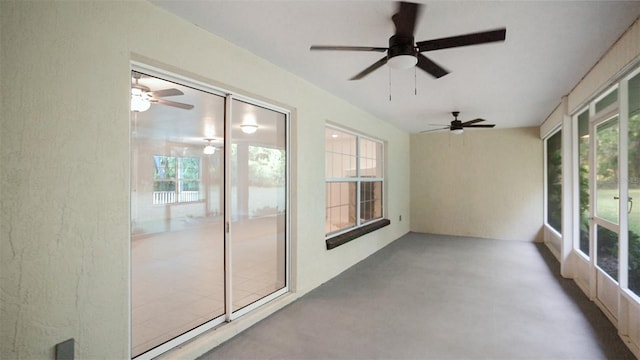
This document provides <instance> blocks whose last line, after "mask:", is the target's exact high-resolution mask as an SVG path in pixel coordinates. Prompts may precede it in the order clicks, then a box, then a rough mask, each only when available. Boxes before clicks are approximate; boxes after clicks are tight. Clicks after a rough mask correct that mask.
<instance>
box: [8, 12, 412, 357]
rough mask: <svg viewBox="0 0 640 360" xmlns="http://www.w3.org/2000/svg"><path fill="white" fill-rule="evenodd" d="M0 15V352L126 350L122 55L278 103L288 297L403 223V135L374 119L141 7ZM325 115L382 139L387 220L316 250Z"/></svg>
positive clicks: (395, 233)
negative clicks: (288, 160)
mask: <svg viewBox="0 0 640 360" xmlns="http://www.w3.org/2000/svg"><path fill="white" fill-rule="evenodd" d="M0 17H1V18H0V20H1V21H0V24H1V25H0V26H1V28H0V29H1V30H0V33H1V34H2V38H1V46H2V51H1V55H0V56H1V63H2V82H1V89H2V134H1V136H2V144H1V146H2V154H3V161H2V165H1V166H2V167H1V169H2V177H1V181H2V182H1V185H2V189H1V194H2V205H1V206H2V232H1V234H2V239H3V241H2V243H1V246H2V253H1V257H2V265H1V266H2V272H1V276H2V278H1V279H2V280H1V283H0V286H1V290H2V291H1V292H0V294H1V295H0V296H2V309H1V310H2V314H1V315H2V316H1V317H2V323H1V325H0V326H1V336H0V341H1V342H0V347H1V352H2V354H3V356H6V357H9V358H51V357H52V354H53V346H54V345H55V344H56V343H58V342H60V341H63V340H66V339H68V338H72V337H73V338H75V340H76V357H77V358H112V359H116V358H117V359H124V358H127V357H128V356H129V335H130V334H129V331H130V330H129V237H130V228H129V227H130V218H129V215H130V209H129V207H130V205H129V201H130V195H129V194H130V192H129V191H130V188H129V177H130V166H129V159H130V142H129V132H130V128H129V109H128V108H129V87H130V73H129V70H130V64H131V61H132V60H135V61H139V62H142V63H147V64H149V65H151V66H155V67H158V68H161V69H165V70H168V71H171V72H174V73H177V74H178V75H182V76H186V77H189V78H192V79H195V80H198V81H203V82H205V83H208V84H211V85H214V86H216V85H218V86H222V87H224V88H227V89H231V90H235V91H239V92H240V93H242V94H246V95H250V96H255V97H257V98H259V99H264V100H266V101H268V102H271V103H275V104H276V105H279V106H283V107H286V108H289V109H291V111H292V114H293V116H292V126H291V135H292V137H291V140H292V147H293V149H292V153H291V156H292V160H293V163H292V165H293V166H292V168H293V169H292V171H293V172H292V174H291V175H292V180H293V187H292V189H291V193H292V212H291V216H292V218H291V220H292V233H291V239H292V251H293V258H292V272H293V275H294V283H293V287H294V289H297V293H296V294H294V296H298V295H301V294H304V293H305V292H307V291H309V290H310V289H313V288H314V287H316V286H318V285H319V284H321V283H323V282H324V281H326V280H328V279H330V278H331V277H333V276H335V275H336V274H339V273H340V272H342V271H343V270H345V269H346V268H348V267H349V266H351V265H353V264H355V263H356V262H358V261H359V260H361V259H363V258H365V257H367V256H368V255H370V254H372V253H374V252H375V251H377V250H378V249H380V248H382V247H383V246H385V245H387V244H388V243H389V242H391V241H393V239H396V238H398V237H399V236H401V235H403V234H404V233H406V232H407V231H408V230H409V222H408V221H406V219H408V217H409V192H408V191H407V189H408V188H409V135H408V134H407V133H405V132H403V131H400V130H398V129H397V128H395V127H393V126H391V125H389V124H388V123H386V122H384V121H382V120H380V119H378V118H374V117H373V116H371V115H370V114H368V113H366V112H364V111H362V110H360V109H357V108H355V107H353V106H352V105H350V104H348V103H346V102H344V101H343V100H340V99H338V98H336V97H335V96H333V95H331V94H329V93H327V92H325V91H323V90H320V89H318V88H316V87H314V86H312V85H311V84H309V83H307V82H306V81H304V80H302V79H300V78H298V77H296V76H294V75H292V74H290V73H288V72H286V71H284V70H282V69H280V68H277V67H275V66H274V65H272V64H270V63H268V62H267V61H264V60H262V59H260V58H258V57H256V56H255V55H253V54H251V53H249V52H248V51H246V50H243V49H240V48H238V47H236V46H234V45H232V44H230V43H228V42H227V41H225V40H223V39H221V38H218V37H216V36H213V35H211V34H209V33H207V32H205V31H204V30H202V29H200V28H198V27H197V26H194V25H192V24H189V23H187V22H185V21H183V20H181V19H179V18H177V17H175V16H173V15H170V14H168V13H166V12H165V11H163V10H160V9H158V8H156V7H155V6H153V5H151V4H149V3H147V2H142V1H136V2H22V1H18V2H8V1H3V2H0ZM327 121H330V122H332V123H335V124H338V125H342V126H345V127H348V128H351V129H354V130H357V131H359V132H361V133H364V134H367V135H370V136H372V137H375V138H379V139H381V140H383V141H385V144H386V147H385V149H386V150H385V151H386V156H387V162H386V174H387V178H386V191H387V196H386V197H385V198H386V206H387V214H388V217H389V218H390V219H392V223H391V225H390V226H387V227H385V228H383V229H380V230H378V231H376V232H373V233H371V234H368V235H366V236H364V237H362V238H359V239H357V240H354V241H352V242H350V243H348V244H345V245H343V246H340V247H338V248H336V249H334V250H331V251H327V250H326V249H325V242H324V204H325V197H324V196H325V195H324V175H325V173H324V166H323V164H324V127H325V123H326V122H327ZM400 215H404V218H405V221H402V222H398V221H395V220H396V219H398V217H399V216H400ZM234 323H241V320H238V321H235V322H234ZM209 345H210V344H209ZM206 346H208V345H207V344H205V345H204V347H206Z"/></svg>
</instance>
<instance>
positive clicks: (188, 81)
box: [128, 61, 291, 360]
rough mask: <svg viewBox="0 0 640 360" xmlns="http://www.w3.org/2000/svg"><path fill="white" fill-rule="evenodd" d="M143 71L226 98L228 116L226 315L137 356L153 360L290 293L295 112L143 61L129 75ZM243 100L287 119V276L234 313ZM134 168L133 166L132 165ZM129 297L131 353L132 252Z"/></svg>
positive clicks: (226, 114)
mask: <svg viewBox="0 0 640 360" xmlns="http://www.w3.org/2000/svg"><path fill="white" fill-rule="evenodd" d="M132 70H133V71H140V72H143V73H145V74H149V75H152V76H156V77H158V78H161V79H167V80H170V81H175V82H177V83H179V84H181V85H185V86H189V87H192V88H194V89H197V90H201V91H205V92H208V93H212V94H214V95H218V96H222V97H223V98H224V99H225V114H224V139H223V143H224V204H223V208H224V231H223V233H224V271H225V274H224V278H225V286H224V291H225V294H224V298H225V305H224V314H222V315H221V316H218V317H216V318H214V319H212V320H210V321H208V322H207V323H205V324H203V325H201V326H199V327H197V328H195V329H193V330H190V331H188V332H186V333H184V334H181V335H179V336H177V337H175V338H173V339H171V340H169V341H167V342H165V343H163V344H161V345H158V346H157V347H154V348H152V349H150V350H149V351H147V352H144V353H142V354H140V355H138V356H137V357H135V359H136V360H147V359H153V358H155V357H158V356H159V355H161V354H163V353H165V352H167V351H170V350H172V349H174V348H176V347H177V346H179V345H181V344H184V343H185V342H187V341H188V340H190V339H193V338H195V337H196V336H198V335H201V334H202V333H204V332H206V331H209V330H211V329H213V328H215V327H218V326H221V325H222V324H224V323H225V322H230V321H232V320H235V319H237V318H239V317H240V316H242V315H245V314H247V313H249V312H251V311H253V310H255V309H257V308H259V307H261V306H263V305H265V304H266V303H268V302H270V301H272V300H274V299H276V298H278V297H280V296H282V295H284V294H286V293H288V292H289V291H290V284H291V275H290V274H291V240H290V234H291V226H290V221H291V176H290V174H291V142H290V138H291V136H290V123H291V110H290V109H287V108H284V107H279V106H275V105H273V104H270V103H268V102H265V101H261V100H257V99H255V98H251V97H249V96H244V95H242V94H239V93H236V92H234V91H231V90H227V89H224V88H221V87H217V86H213V85H210V84H208V83H207V82H206V80H205V81H200V80H195V79H193V78H190V77H187V76H183V75H179V74H176V73H175V72H172V71H166V70H164V69H161V68H157V67H154V66H151V65H148V64H145V63H142V62H138V61H131V63H130V69H129V73H130V72H131V71H132ZM234 99H235V100H241V101H243V102H246V103H249V104H251V105H256V106H260V107H263V108H265V109H268V110H272V111H275V112H278V113H281V114H283V115H284V116H285V127H284V131H285V154H286V156H285V159H286V162H285V230H284V231H285V235H284V242H285V246H284V250H285V258H284V261H285V274H284V287H283V288H281V289H279V290H277V291H275V292H273V293H271V294H269V295H267V296H265V297H263V298H261V299H259V300H256V301H255V302H253V303H251V304H249V305H247V306H245V307H243V308H241V309H239V310H236V311H234V310H233V308H232V304H233V302H232V300H233V299H232V286H233V282H232V280H231V279H232V263H231V261H232V259H231V258H232V257H231V254H232V251H233V249H232V245H231V244H232V241H231V236H232V233H231V229H230V227H231V226H230V224H231V219H230V216H231V201H230V199H231V183H230V171H229V169H230V161H231V155H230V154H231V142H230V141H229V140H230V139H231V126H230V124H231V119H232V113H233V108H232V106H231V104H232V100H234ZM130 166H131V164H130ZM129 226H130V227H131V224H129ZM129 251H130V252H129V298H128V302H129V310H130V312H129V329H130V333H129V351H131V346H132V342H133V341H132V334H133V331H132V329H133V327H132V326H133V324H132V319H131V306H132V303H131V293H132V286H133V284H132V281H131V279H132V277H131V275H132V273H131V272H132V268H133V264H132V256H131V250H129Z"/></svg>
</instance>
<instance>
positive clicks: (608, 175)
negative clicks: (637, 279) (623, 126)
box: [594, 115, 619, 281]
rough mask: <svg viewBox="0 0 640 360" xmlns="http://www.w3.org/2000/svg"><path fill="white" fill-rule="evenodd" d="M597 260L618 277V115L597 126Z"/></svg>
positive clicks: (614, 277)
mask: <svg viewBox="0 0 640 360" xmlns="http://www.w3.org/2000/svg"><path fill="white" fill-rule="evenodd" d="M595 131H596V139H595V140H596V146H595V171H596V173H595V181H596V186H595V191H596V194H595V200H596V207H595V210H596V211H595V219H594V221H595V222H596V225H595V231H596V256H597V257H596V259H597V262H596V264H597V265H598V267H599V268H600V269H601V270H603V271H604V272H605V273H607V274H608V275H609V276H611V277H612V278H613V279H614V280H616V281H617V280H618V256H619V254H618V250H619V240H618V233H617V230H616V224H617V223H618V216H619V215H618V212H619V211H618V210H619V207H618V192H619V184H618V143H619V121H618V116H617V115H616V116H614V117H612V118H610V119H608V120H605V121H603V122H601V123H599V124H597V125H596V126H595Z"/></svg>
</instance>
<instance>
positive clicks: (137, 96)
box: [131, 71, 193, 112]
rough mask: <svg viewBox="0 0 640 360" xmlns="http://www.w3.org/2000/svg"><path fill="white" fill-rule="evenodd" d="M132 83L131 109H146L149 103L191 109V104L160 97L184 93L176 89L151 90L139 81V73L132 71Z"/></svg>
mask: <svg viewBox="0 0 640 360" xmlns="http://www.w3.org/2000/svg"><path fill="white" fill-rule="evenodd" d="M132 73H133V80H134V83H133V84H131V111H139V112H142V111H147V110H149V108H150V107H151V104H161V105H168V106H173V107H177V108H180V109H185V110H191V109H193V105H191V104H185V103H181V102H176V101H171V100H166V99H160V98H162V97H166V96H177V95H184V93H183V92H182V91H180V90H178V89H175V88H171V89H163V90H155V91H151V89H150V88H149V87H148V86H144V85H142V84H140V83H139V80H140V77H141V76H142V74H141V73H139V72H135V71H132Z"/></svg>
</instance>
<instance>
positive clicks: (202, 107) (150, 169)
mask: <svg viewBox="0 0 640 360" xmlns="http://www.w3.org/2000/svg"><path fill="white" fill-rule="evenodd" d="M132 78H133V85H132V90H133V91H134V92H135V91H136V90H139V91H145V92H152V93H153V96H154V98H155V99H158V101H157V102H155V101H154V102H149V103H148V104H144V105H149V106H148V109H146V110H145V111H133V112H132V113H131V120H132V124H131V149H132V167H131V285H132V286H131V324H132V335H133V336H132V356H134V357H135V356H138V355H140V354H142V353H144V352H145V351H147V350H149V349H152V348H154V347H156V346H158V345H161V344H163V343H165V342H167V341H169V340H171V339H174V338H176V337H178V336H180V335H182V334H183V333H185V332H188V331H189V330H191V329H194V328H196V327H198V326H200V325H202V324H204V323H206V322H208V321H211V320H213V319H214V318H216V317H218V316H221V315H222V314H224V231H223V230H224V227H223V224H224V223H223V220H224V219H223V218H222V216H221V215H222V213H221V210H222V209H223V197H222V196H221V194H222V191H223V189H224V187H223V186H224V184H223V180H224V176H223V174H224V172H223V171H224V168H223V167H222V164H223V161H222V160H223V158H222V157H221V151H216V152H214V153H212V154H204V153H203V149H204V147H205V146H206V145H207V144H208V141H207V140H205V138H211V139H215V140H214V142H213V144H214V146H215V147H217V148H218V149H222V147H223V142H222V139H223V131H224V122H223V120H224V102H225V99H224V97H222V96H219V95H215V94H211V93H207V92H204V91H200V90H195V89H193V88H190V87H186V86H183V85H180V84H177V83H173V82H170V81H167V80H163V79H160V78H157V77H153V76H149V75H146V74H143V73H140V72H132ZM147 89H148V90H147ZM169 99H170V100H169ZM165 101H166V102H165ZM183 104H184V105H183ZM187 105H188V106H187ZM192 105H193V108H190V107H191V106H192ZM140 109H142V108H140ZM203 129H204V130H205V131H208V134H207V135H205V134H203V133H202V132H203Z"/></svg>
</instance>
